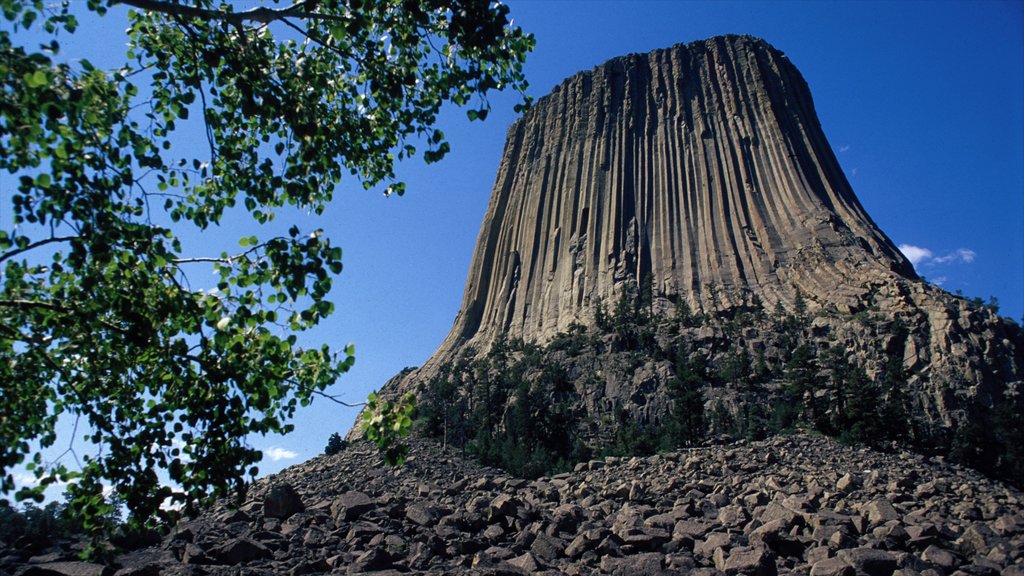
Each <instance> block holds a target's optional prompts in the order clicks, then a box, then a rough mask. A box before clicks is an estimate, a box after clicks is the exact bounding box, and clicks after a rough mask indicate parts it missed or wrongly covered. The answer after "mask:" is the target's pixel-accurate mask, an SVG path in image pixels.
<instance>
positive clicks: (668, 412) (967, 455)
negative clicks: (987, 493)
mask: <svg viewBox="0 0 1024 576" xmlns="http://www.w3.org/2000/svg"><path fill="white" fill-rule="evenodd" d="M1022 374H1024V336H1022V333H1021V329H1020V327H1019V326H1018V325H1017V324H1016V323H1014V322H1013V321H1011V320H1007V319H1003V318H1000V317H999V316H998V315H997V314H996V312H995V311H994V310H991V309H989V308H988V307H986V306H984V305H982V304H981V303H980V302H977V301H970V300H967V299H964V298H961V297H958V296H953V295H951V294H948V293H946V292H944V291H943V290H941V289H939V288H937V287H935V286H932V285H929V284H927V283H926V282H924V281H923V280H922V279H921V278H919V277H918V276H917V275H916V274H915V272H914V270H913V267H912V265H911V264H910V262H909V261H908V260H907V259H906V258H905V257H904V256H903V255H902V254H901V253H900V252H899V250H898V249H897V248H896V247H895V246H894V244H893V242H892V241H891V240H890V239H889V238H888V237H886V235H885V234H884V233H883V232H882V231H881V230H880V229H879V228H878V227H877V226H876V225H875V223H874V222H873V221H872V220H871V218H870V217H869V216H868V214H867V213H866V212H865V210H864V208H863V207H862V206H861V204H860V203H859V202H858V200H857V198H856V196H855V194H854V192H853V190H852V188H851V187H850V184H849V182H848V181H847V179H846V177H845V176H844V174H843V172H842V170H841V168H840V166H839V163H838V162H837V160H836V156H835V154H834V153H833V151H832V148H831V146H830V145H829V144H828V141H827V139H826V138H825V135H824V133H823V131H822V129H821V126H820V124H819V122H818V119H817V116H816V114H815V111H814V103H813V100H812V98H811V94H810V90H809V89H808V86H807V84H806V82H805V81H804V79H803V78H802V77H801V75H800V73H799V71H798V70H797V69H796V67H795V66H794V65H793V64H792V63H791V62H790V61H789V59H788V58H787V57H786V56H785V55H784V54H783V53H782V52H780V51H779V50H777V49H775V48H773V47H772V46H770V45H769V44H768V43H766V42H764V41H762V40H759V39H756V38H752V37H748V36H721V37H715V38H711V39H709V40H706V41H700V42H694V43H690V44H684V45H677V46H673V47H671V48H668V49H665V50H657V51H654V52H651V53H649V54H644V55H636V54H634V55H629V56H624V57H621V58H615V59H612V60H610V61H608V62H606V63H605V64H603V65H601V66H598V67H596V68H594V69H593V70H590V71H586V72H582V73H579V74H577V75H575V76H573V77H571V78H569V79H567V80H565V81H564V82H563V83H562V84H561V85H559V86H557V87H555V88H554V90H553V91H552V92H551V94H549V95H547V96H545V97H543V98H541V99H540V100H539V101H538V102H537V104H536V106H534V107H533V108H532V109H531V110H529V111H528V112H527V113H525V114H524V115H523V116H522V117H521V118H520V119H519V120H517V121H516V122H515V123H514V124H513V125H512V126H511V128H510V129H509V131H508V137H507V141H506V145H505V149H504V154H503V158H502V161H501V164H500V167H499V169H498V174H497V178H496V182H495V186H494V190H493V192H492V195H491V200H490V204H489V206H488V210H487V213H486V215H485V217H484V221H483V224H482V226H481V229H480V235H479V238H478V240H477V245H476V249H475V252H474V256H473V260H472V263H471V265H470V270H469V275H468V279H467V283H466V291H465V295H464V296H463V300H462V306H461V310H460V312H459V314H458V316H457V318H456V319H455V322H454V325H453V327H452V329H451V331H450V333H449V334H448V337H447V338H446V339H445V340H444V342H443V343H442V344H441V346H440V347H439V348H438V350H437V351H436V352H435V354H434V355H433V356H432V357H431V358H430V359H429V360H428V361H427V362H426V363H425V364H424V366H423V367H421V368H419V369H416V370H412V371H407V372H404V373H403V374H400V375H399V376H397V377H396V378H394V379H392V380H391V381H390V382H388V383H387V384H386V385H385V387H384V389H383V393H384V394H385V395H389V394H396V393H399V392H404V391H408V390H413V391H416V392H417V393H418V394H419V395H420V397H421V401H422V402H421V407H422V408H424V409H425V410H424V413H425V415H426V418H427V419H428V420H430V422H428V426H427V427H428V429H429V431H430V432H431V433H433V434H437V435H441V436H444V437H445V438H446V439H448V437H449V436H451V439H453V440H454V441H456V442H458V443H459V444H460V445H462V446H464V447H466V446H468V448H469V449H470V450H471V451H474V452H476V453H477V454H478V455H481V454H487V453H492V457H490V458H485V461H487V460H490V461H491V462H492V463H495V464H501V465H505V464H507V462H505V460H503V458H505V457H507V455H508V454H510V453H511V452H512V451H514V449H515V446H517V445H522V444H523V442H524V441H526V442H527V443H533V444H535V445H538V446H541V447H543V449H542V450H541V451H542V452H544V451H546V452H545V454H540V455H536V454H535V455H533V456H530V455H523V456H522V457H521V458H520V459H524V458H525V459H526V460H530V459H533V460H536V462H535V465H534V466H532V467H533V468H534V469H535V470H534V473H536V472H537V471H539V469H541V468H543V467H544V466H547V465H554V464H555V463H556V462H557V461H559V460H561V461H566V462H567V461H571V460H575V459H579V458H582V457H585V456H587V455H589V454H594V453H601V452H607V451H608V450H610V449H612V450H619V451H621V452H629V451H631V450H637V449H639V450H641V451H649V450H652V449H655V448H656V447H657V446H660V447H662V448H664V447H671V446H673V445H679V444H684V445H685V444H690V443H694V442H700V441H704V440H706V439H708V438H713V437H722V436H731V437H736V436H750V437H755V438H757V437H763V436H765V435H766V434H769V433H772V432H777V431H781V430H787V429H793V428H814V429H818V430H820V431H822V432H825V433H827V434H831V435H835V436H840V437H845V438H847V439H850V440H855V441H861V442H864V441H867V442H868V443H871V444H874V445H880V444H882V443H886V442H902V443H909V444H911V445H913V446H916V447H917V448H919V449H921V450H923V451H926V452H938V453H944V454H951V455H953V456H954V457H956V458H957V459H959V460H960V461H963V462H967V463H971V464H972V465H976V466H980V467H982V468H983V469H987V470H988V471H989V472H992V473H996V474H999V475H1001V476H1003V477H1012V478H1016V481H1017V482H1018V483H1024V464H1022V461H1024V457H1021V455H1020V454H1019V452H1020V450H1021V448H1019V446H1020V445H1022V444H1024V429H1022V426H1021V424H1019V423H1017V420H1018V419H1017V418H1016V417H1014V416H1013V415H1014V414H1018V413H1020V410H1021V408H1022V402H1021V399H1020V396H1019V393H1018V388H1019V387H1020V385H1021V381H1022ZM453 407H455V408H453ZM460 411H461V413H462V415H461V416H460V415H459V413H458V412H460ZM690 416H694V417H693V418H691V417H690ZM696 416H699V418H696ZM535 424H536V425H535ZM538 426H541V427H542V428H544V429H543V430H538V429H537V427H538ZM666 437H669V438H668V439H666ZM673 439H674V440H673ZM551 442H554V443H556V444H558V446H549V444H550V443H551ZM616 446H617V448H616ZM519 472H522V473H527V472H528V471H527V470H522V469H521V470H519Z"/></svg>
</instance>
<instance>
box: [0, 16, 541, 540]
mask: <svg viewBox="0 0 1024 576" xmlns="http://www.w3.org/2000/svg"><path fill="white" fill-rule="evenodd" d="M237 6H244V7H245V8H244V9H242V8H237V9H236V5H233V4H232V3H231V2H215V1H213V0H121V1H120V2H116V1H110V2H106V1H102V0H87V1H84V2H82V1H72V2H69V1H65V2H64V3H63V4H62V5H61V4H54V3H52V2H50V1H49V0H46V1H44V0H38V1H33V0H0V7H2V10H3V18H4V19H3V26H2V27H0V173H2V178H3V180H2V182H3V184H2V197H0V210H3V211H4V212H5V214H4V216H3V218H2V219H0V223H2V228H0V271H2V275H3V280H2V287H0V382H2V386H3V388H2V399H0V467H2V471H3V474H2V477H0V488H2V491H3V492H6V493H9V492H11V491H13V490H14V489H15V484H14V479H13V475H12V469H13V467H15V466H17V465H19V464H23V463H26V462H27V463H28V465H29V467H30V468H32V469H34V470H35V473H36V475H37V477H38V479H39V480H40V482H41V484H40V486H39V487H38V488H35V489H24V490H22V491H21V493H20V496H21V497H38V496H39V494H40V493H41V490H42V488H43V487H45V486H46V485H48V484H51V483H53V482H56V481H58V480H61V479H63V480H67V479H74V478H75V477H77V479H76V481H75V483H74V484H73V487H72V497H73V506H76V507H78V508H79V509H81V510H82V511H83V515H82V517H83V518H85V521H86V523H87V524H88V522H90V521H95V522H99V521H100V520H99V519H100V518H102V517H103V514H102V512H103V511H104V506H105V504H106V501H105V500H104V498H103V495H102V493H101V490H102V482H106V483H111V484H113V485H114V487H115V488H116V489H117V491H118V492H120V493H121V494H122V495H123V496H124V498H125V502H126V503H127V505H128V507H129V508H130V509H131V510H132V511H133V513H134V517H135V518H136V520H139V519H149V518H153V517H154V514H156V515H159V514H164V515H166V514H167V512H165V511H161V508H160V506H161V504H162V503H164V502H165V500H168V499H169V501H171V502H174V503H177V504H179V505H183V506H184V507H186V508H191V507H193V506H194V505H195V504H196V502H197V501H199V500H201V499H202V498H204V497H206V496H207V495H221V494H224V493H226V492H228V491H230V490H231V489H232V488H237V487H242V486H243V485H244V479H245V477H246V475H247V474H255V472H256V469H255V468H251V466H252V465H254V464H255V463H256V462H258V461H259V459H260V453H259V452H258V451H257V450H254V449H252V448H251V447H249V446H248V445H247V444H246V442H245V438H246V436H247V435H249V434H251V433H284V432H288V431H290V430H291V429H292V425H291V424H289V423H288V420H289V418H290V417H292V416H293V414H294V413H295V411H296V409H297V408H298V407H299V406H304V405H307V404H309V402H310V401H311V400H312V399H313V398H314V397H315V396H316V395H317V394H323V393H324V390H325V389H326V388H327V386H329V385H331V384H332V383H333V382H335V380H336V379H337V378H338V377H339V376H340V375H341V374H343V373H344V372H345V371H347V370H348V369H349V367H350V366H351V365H352V362H353V356H352V354H353V350H352V348H351V347H349V348H345V349H344V350H335V349H332V348H330V347H328V346H326V345H325V346H321V347H314V348H303V347H301V346H300V345H299V342H298V340H297V337H296V333H298V332H301V331H303V330H307V329H309V328H312V327H313V326H315V325H317V323H318V322H319V321H320V320H321V319H322V318H324V317H325V316H327V315H328V314H330V313H331V312H332V311H333V309H334V305H333V304H332V303H331V302H330V301H329V300H328V299H327V298H328V294H329V292H330V289H331V283H332V279H333V277H334V275H336V274H338V273H339V272H340V271H341V249H340V248H338V247H337V246H334V245H333V244H332V243H331V241H330V239H329V238H327V237H326V236H325V235H323V234H322V233H321V232H320V231H317V230H300V229H299V228H298V227H297V226H292V227H291V228H290V230H288V232H287V233H283V234H281V235H278V236H271V237H260V236H246V237H243V238H241V240H240V242H239V245H240V246H239V247H238V248H237V249H236V250H235V251H234V252H231V253H229V252H224V253H219V254H195V253H191V252H187V251H186V249H185V248H183V243H182V242H181V235H182V233H183V231H184V230H186V229H187V228H192V229H196V230H200V231H201V230H204V229H207V228H209V227H214V226H217V225H218V224H220V223H221V222H222V220H223V218H224V217H225V215H226V214H227V213H229V212H231V211H232V209H233V208H234V211H236V212H237V211H242V210H243V209H244V211H245V212H247V213H248V214H249V215H250V216H251V218H252V219H253V220H255V221H256V222H260V223H266V222H270V221H271V220H273V219H274V218H275V216H278V215H281V214H287V213H288V211H289V210H291V209H292V208H291V207H296V208H299V209H301V210H303V211H307V212H313V213H317V214H319V213H320V212H322V211H323V209H324V208H325V206H326V205H327V203H328V202H330V201H331V198H332V195H333V193H334V191H335V189H336V187H338V185H339V183H341V182H342V181H343V177H344V179H345V181H346V182H351V183H354V184H356V185H358V186H362V187H365V188H372V187H374V186H378V185H380V186H382V187H383V186H387V190H388V193H391V192H395V193H398V194H401V193H402V192H403V191H404V186H403V184H402V183H401V182H398V181H396V179H395V173H394V166H395V162H396V161H398V160H401V159H403V158H406V157H409V156H413V155H414V154H416V153H417V150H416V146H417V145H418V146H421V147H425V149H424V150H422V156H423V158H424V159H425V160H426V161H427V162H433V161H436V160H439V159H441V158H442V157H443V156H444V155H445V153H446V152H447V151H448V149H449V145H448V143H447V142H446V140H445V136H444V134H443V133H442V132H441V131H440V130H439V129H437V128H436V127H435V121H436V119H437V114H438V111H439V109H440V107H441V105H442V104H443V103H445V102H452V103H454V104H457V105H464V106H467V107H468V109H469V112H468V114H469V116H470V118H471V119H483V118H484V117H485V116H486V114H487V111H488V109H489V105H488V101H487V94H488V93H490V92H491V91H492V90H500V89H503V88H511V89H513V90H516V91H519V92H520V93H522V92H523V91H524V90H525V87H526V81H525V79H524V77H523V72H522V65H523V60H524V58H525V54H526V53H527V52H528V51H529V50H530V49H531V48H532V46H533V38H532V37H531V36H530V35H527V34H524V33H523V32H522V31H521V30H520V29H518V28H516V27H514V26H512V25H511V24H510V21H509V14H508V9H507V8H506V7H504V6H502V5H500V4H497V3H490V2H486V1H478V0H416V1H402V0H347V1H346V0H295V1H294V2H291V3H288V2H266V3H259V2H246V3H243V4H239V5H237ZM108 10H130V12H129V13H128V22H129V26H128V29H127V37H126V38H125V39H124V41H125V42H126V45H127V54H126V58H125V62H124V63H123V66H121V67H119V68H115V69H103V68H101V67H99V66H96V65H94V64H92V63H90V62H88V61H86V60H81V59H76V58H68V57H66V56H65V55H64V54H62V53H61V42H62V41H64V39H65V38H67V36H68V35H70V34H73V33H75V32H76V29H77V28H78V27H79V25H80V21H81V22H82V23H85V24H90V23H91V24H96V25H97V26H100V28H98V29H97V30H94V31H93V33H95V34H105V35H106V36H104V37H103V38H102V39H101V40H100V41H101V42H122V40H121V39H119V38H117V37H111V36H110V30H111V28H110V27H109V26H107V27H102V23H103V22H104V20H103V19H102V18H101V17H102V16H104V15H105V14H106V12H107V11H108ZM97 23H99V24H97ZM40 39H42V40H40ZM528 103H529V101H528V99H526V100H524V104H523V105H526V104H528ZM189 122H193V123H199V124H200V126H201V132H200V133H201V134H203V135H205V142H204V145H203V146H202V147H201V148H200V149H194V147H192V148H191V149H181V148H180V147H179V146H178V145H177V144H176V134H179V133H180V132H181V128H182V127H183V126H185V125H186V124H187V123H189ZM286 228H287V225H285V226H283V227H281V228H280V229H281V230H284V229H286ZM211 268H212V270H213V271H214V273H215V278H216V279H217V280H216V290H207V291H203V290H201V289H200V288H201V287H203V286H202V285H197V284H195V283H194V282H193V281H190V273H191V275H192V276H193V277H196V276H199V275H200V274H201V275H202V278H203V280H202V281H203V282H204V283H205V282H207V280H206V278H207V277H208V274H209V272H210V269H211ZM396 414H399V415H406V416H407V414H406V413H405V412H401V411H398V412H396ZM61 415H65V417H70V418H71V419H72V421H74V422H78V423H80V424H81V426H78V427H77V428H76V430H77V432H76V434H78V435H79V436H80V435H81V434H82V431H85V430H88V440H89V441H91V442H92V443H95V444H96V445H98V446H99V447H100V450H99V453H98V455H95V456H91V457H82V458H81V461H80V468H78V467H76V468H77V469H75V470H68V469H65V468H64V467H63V466H59V465H58V466H54V465H50V464H49V463H47V462H44V461H43V458H42V456H41V449H45V448H47V447H50V446H53V445H54V444H55V443H60V444H58V448H59V447H60V446H63V445H64V443H71V442H73V441H74V439H72V438H58V436H57V430H58V427H57V421H58V417H60V416H61ZM386 417H391V416H386ZM382 429H383V430H385V433H386V434H387V433H388V432H387V430H392V431H398V430H401V429H407V426H406V427H404V428H403V426H402V422H398V423H397V424H395V425H394V426H391V427H388V426H384V427H383V428H382ZM78 440H81V438H78ZM160 470H164V471H166V473H167V474H168V475H169V477H170V479H171V480H173V481H174V483H175V484H176V485H177V487H175V488H171V487H168V486H164V485H163V483H162V482H161V480H160V478H159V476H158V471H160ZM90 511H92V512H94V513H92V514H90ZM86 527H87V528H97V527H98V526H88V525H87V526H86Z"/></svg>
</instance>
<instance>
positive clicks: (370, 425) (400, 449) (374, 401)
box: [360, 392, 416, 466]
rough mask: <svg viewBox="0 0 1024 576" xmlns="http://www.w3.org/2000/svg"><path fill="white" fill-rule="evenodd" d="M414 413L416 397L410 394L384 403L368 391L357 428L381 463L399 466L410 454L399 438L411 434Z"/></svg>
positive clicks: (383, 400) (374, 393) (375, 394)
mask: <svg viewBox="0 0 1024 576" xmlns="http://www.w3.org/2000/svg"><path fill="white" fill-rule="evenodd" d="M415 412H416V396H415V395H414V394H412V393H411V392H410V393H408V394H406V395H405V396H403V397H402V398H401V399H399V400H398V401H397V402H392V401H390V400H385V399H383V398H380V397H379V396H377V393H376V392H371V393H370V396H369V397H368V398H367V399H366V408H365V409H364V410H363V416H362V424H361V425H360V427H361V429H362V432H363V437H364V438H366V439H367V440H369V441H370V442H373V443H374V444H376V445H377V448H378V449H379V450H380V451H381V454H382V455H383V456H384V462H385V463H386V464H388V465H391V466H400V465H401V464H403V463H404V462H405V457H406V456H407V455H408V454H409V447H408V446H407V445H405V444H403V443H402V438H404V437H406V436H408V435H409V433H410V432H411V431H412V416H413V414H414V413H415Z"/></svg>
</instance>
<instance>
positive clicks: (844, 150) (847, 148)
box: [839, 146, 850, 152]
mask: <svg viewBox="0 0 1024 576" xmlns="http://www.w3.org/2000/svg"><path fill="white" fill-rule="evenodd" d="M849 149H850V147H849V146H840V147H839V151H840V152H846V151H847V150H849Z"/></svg>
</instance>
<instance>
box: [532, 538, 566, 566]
mask: <svg viewBox="0 0 1024 576" xmlns="http://www.w3.org/2000/svg"><path fill="white" fill-rule="evenodd" d="M564 551H565V542H563V541H562V540H560V539H558V538H555V537H553V536H548V535H547V534H544V533H543V532H542V533H540V534H537V537H536V538H534V539H533V544H531V545H530V552H532V553H533V555H534V556H536V557H537V558H540V559H542V560H544V561H546V562H551V561H554V560H555V559H557V558H558V557H559V556H561V555H562V553H563V552H564Z"/></svg>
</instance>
